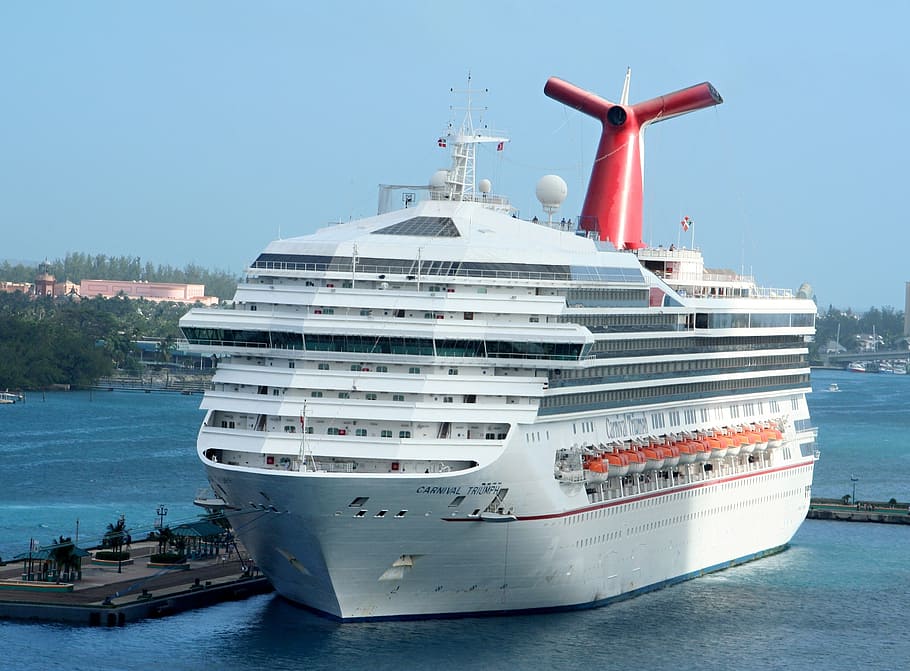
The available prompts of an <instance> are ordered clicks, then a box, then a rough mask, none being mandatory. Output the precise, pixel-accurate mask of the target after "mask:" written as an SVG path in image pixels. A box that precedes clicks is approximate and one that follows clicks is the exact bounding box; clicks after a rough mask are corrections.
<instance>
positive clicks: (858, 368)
mask: <svg viewBox="0 0 910 671" xmlns="http://www.w3.org/2000/svg"><path fill="white" fill-rule="evenodd" d="M847 370H849V371H850V372H851V373H865V372H866V364H864V363H863V362H862V361H852V362H850V365H849V366H847Z"/></svg>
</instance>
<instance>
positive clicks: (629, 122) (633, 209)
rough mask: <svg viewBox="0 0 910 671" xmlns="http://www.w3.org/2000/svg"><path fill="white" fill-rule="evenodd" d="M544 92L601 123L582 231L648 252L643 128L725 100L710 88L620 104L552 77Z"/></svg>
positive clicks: (698, 87)
mask: <svg viewBox="0 0 910 671" xmlns="http://www.w3.org/2000/svg"><path fill="white" fill-rule="evenodd" d="M543 90H544V93H545V94H546V95H548V96H549V97H551V98H553V99H554V100H558V101H559V102H561V103H564V104H565V105H568V106H569V107H574V108H575V109H577V110H580V111H582V112H584V113H585V114H588V115H590V116H592V117H594V118H595V119H599V120H600V122H601V124H602V127H603V130H602V131H601V135H600V144H599V145H598V147H597V156H596V158H595V159H594V167H593V169H592V170H591V180H590V182H589V183H588V193H587V195H585V204H584V207H582V210H581V220H580V221H579V224H580V226H581V228H583V229H584V230H587V231H597V232H598V233H599V234H600V238H601V240H609V241H610V242H612V243H613V245H614V246H615V247H616V248H617V249H636V248H638V247H644V244H643V243H642V241H641V230H642V145H641V136H642V133H643V132H644V129H645V126H647V125H648V124H650V123H656V122H658V121H663V120H664V119H669V118H671V117H674V116H679V115H680V114H685V113H686V112H692V111H694V110H697V109H702V108H703V107H710V106H711V105H719V104H720V103H722V102H723V98H721V97H720V94H719V93H718V92H717V90H716V89H715V88H714V87H713V86H711V84H708V83H707V82H705V83H703V84H696V85H695V86H690V87H689V88H687V89H682V90H681V91H676V92H675V93H668V94H667V95H663V96H659V97H657V98H652V99H651V100H646V101H645V102H641V103H638V104H637V105H621V104H616V103H612V102H610V101H609V100H604V99H603V98H601V97H599V96H596V95H594V94H593V93H590V92H588V91H585V90H584V89H580V88H578V87H577V86H573V85H572V84H569V83H568V82H565V81H563V80H561V79H557V78H556V77H550V79H549V80H547V84H546V86H544V89H543Z"/></svg>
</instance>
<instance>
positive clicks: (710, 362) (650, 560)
mask: <svg viewBox="0 0 910 671" xmlns="http://www.w3.org/2000/svg"><path fill="white" fill-rule="evenodd" d="M628 91H629V78H628V74H627V75H626V81H625V85H624V87H623V90H622V94H621V97H620V102H618V103H614V102H610V101H608V100H606V99H604V98H601V97H599V96H597V95H595V94H593V93H590V92H588V91H585V90H583V89H581V88H578V87H576V86H574V85H572V84H569V83H568V82H565V81H563V80H560V79H556V78H551V79H550V80H549V81H548V82H547V83H546V86H545V87H544V92H545V93H546V95H548V96H549V97H550V98H553V99H554V100H556V101H559V102H562V103H564V104H565V105H567V106H569V107H571V108H572V109H575V110H578V111H581V112H582V113H584V114H588V115H591V116H593V117H595V118H597V119H598V120H599V121H601V123H602V128H603V130H602V135H601V138H600V143H599V146H598V149H597V159H596V161H595V163H594V167H593V170H592V173H591V178H590V183H589V185H588V191H587V194H586V197H585V200H584V206H583V209H582V212H581V214H580V216H579V217H577V218H576V222H575V223H574V224H571V223H569V222H566V221H564V220H563V218H562V217H560V220H559V221H558V222H556V221H555V217H554V213H555V212H556V211H557V210H558V208H559V207H560V205H561V203H562V202H563V199H564V198H565V192H566V189H565V182H564V181H563V180H561V179H560V178H559V177H556V176H552V175H550V176H545V177H543V178H541V180H540V182H539V183H538V184H537V195H538V198H539V199H540V201H541V207H542V212H543V213H544V216H543V217H540V218H538V217H536V216H535V217H533V218H531V219H526V218H522V217H519V216H518V210H517V209H516V208H514V207H513V206H512V205H511V204H510V203H509V201H508V200H507V199H506V198H505V197H503V196H500V195H497V194H495V193H494V192H493V190H492V188H491V186H492V185H491V184H490V182H489V181H488V180H484V179H480V180H478V179H476V178H475V175H476V170H477V168H478V159H479V157H480V156H483V155H484V152H487V155H495V152H496V150H497V149H502V147H503V145H504V143H505V142H507V138H506V137H505V136H504V135H500V134H496V133H493V132H491V131H488V130H486V129H485V128H484V127H481V129H478V128H476V127H475V125H474V120H473V118H472V113H471V111H470V106H469V111H468V113H467V114H466V116H465V120H464V122H463V123H462V124H461V126H460V127H459V126H457V125H456V126H453V127H451V130H450V131H448V132H447V133H446V134H445V135H444V136H443V137H440V138H439V140H438V144H439V146H445V147H446V148H447V149H451V155H452V163H451V167H450V168H449V169H447V170H442V171H439V172H438V173H436V174H435V175H433V177H432V179H431V180H430V183H429V184H428V185H426V186H425V187H422V188H416V187H411V188H407V189H405V192H404V194H403V197H402V200H401V203H402V204H403V205H404V207H403V208H401V209H390V208H389V207H388V203H389V202H390V201H391V200H393V199H392V198H389V197H385V198H383V199H381V206H380V208H379V213H378V214H377V215H376V216H373V217H369V218H365V219H361V220H357V221H352V222H349V223H343V224H337V225H331V226H327V227H325V228H322V229H320V230H317V231H316V232H314V233H312V234H309V235H304V236H301V237H295V238H290V239H281V240H276V241H274V242H272V243H270V244H269V245H267V247H266V248H265V249H264V250H263V251H262V253H260V254H259V256H258V257H257V258H256V259H255V260H254V261H253V262H252V264H251V265H250V267H249V268H248V269H247V271H246V273H245V278H244V280H243V281H242V282H241V283H240V285H239V286H238V288H237V292H236V295H235V297H234V300H233V302H232V303H230V304H229V305H226V306H222V307H218V308H194V309H192V310H191V311H190V312H188V313H187V314H186V315H185V316H184V317H183V318H182V319H181V322H180V325H181V329H182V331H183V334H184V337H185V339H186V341H187V343H186V346H187V347H189V348H191V349H193V350H194V351H196V352H199V353H203V354H206V355H210V356H214V357H217V372H216V373H215V376H214V378H213V381H212V385H211V388H210V389H209V390H208V391H207V392H206V393H205V396H204V398H203V401H202V407H203V409H204V410H205V411H206V415H205V419H204V422H203V424H202V427H201V428H200V430H199V435H198V447H197V451H198V456H199V458H200V459H201V461H202V463H203V464H204V465H205V468H206V471H207V476H208V478H209V480H210V483H211V486H212V488H213V490H214V492H215V494H216V495H217V497H219V498H220V499H221V500H223V502H224V505H225V510H226V514H227V516H228V517H229V519H230V522H231V524H232V525H233V528H234V530H235V533H236V534H237V536H238V537H239V538H240V539H241V540H242V542H243V544H244V545H245V547H246V548H247V549H248V551H249V552H250V554H251V556H252V557H253V558H254V559H255V562H256V563H257V565H258V566H259V567H260V569H261V570H262V572H263V573H264V574H265V575H267V576H268V577H269V578H270V579H271V581H272V582H273V584H274V586H275V589H276V590H277V591H278V592H279V593H280V594H281V595H283V596H284V597H286V598H288V599H290V600H292V601H294V602H297V603H299V604H302V605H304V606H306V607H308V608H311V609H314V610H316V611H319V612H321V613H324V614H326V615H328V616H330V617H332V618H337V619H339V620H343V621H349V620H364V619H383V618H419V617H438V616H463V615H473V614H505V613H515V612H539V611H546V610H554V609H570V608H584V607H591V606H597V605H603V604H607V603H609V602H611V601H616V600H619V599H623V598H628V597H630V596H634V595H637V594H641V593H644V592H647V591H649V590H653V589H656V588H659V587H663V586H666V585H669V584H673V583H676V582H678V581H681V580H685V579H689V578H694V577H697V576H699V575H702V574H704V573H707V572H710V571H715V570H719V569H723V568H727V567H730V566H733V565H736V564H739V563H742V562H746V561H750V560H753V559H757V558H759V557H762V556H765V555H768V554H771V553H775V552H779V551H781V550H782V549H784V548H786V547H787V545H788V543H789V541H790V540H791V538H792V537H793V535H794V533H795V532H796V531H797V529H798V528H799V526H800V524H801V522H802V521H803V519H804V518H805V515H806V512H807V509H808V506H809V499H810V494H811V484H812V473H813V468H814V465H815V462H816V460H817V458H818V452H817V450H816V431H815V429H814V428H813V426H812V425H811V422H810V418H809V412H808V409H807V405H806V394H807V393H808V392H809V391H810V385H809V366H808V362H807V356H808V353H807V342H808V341H811V339H812V338H813V336H814V323H815V314H816V306H815V304H814V302H813V300H812V299H811V289H810V288H809V287H808V286H807V285H804V286H803V287H801V288H800V289H798V290H791V289H770V288H767V287H763V286H761V285H759V284H757V283H756V281H755V280H754V278H753V277H750V276H744V275H742V274H739V273H735V272H732V271H727V270H712V269H711V268H709V267H706V265H705V261H704V258H703V256H702V254H701V252H700V251H699V250H698V249H694V248H691V246H690V247H689V248H684V247H682V246H680V247H679V248H676V247H675V246H673V248H666V249H665V248H649V247H647V246H645V245H644V244H642V242H641V231H642V162H641V161H642V145H641V138H642V132H643V131H644V128H645V127H646V126H647V125H649V124H651V123H655V122H660V121H663V120H666V119H671V118H673V117H675V116H678V115H680V114H684V113H687V112H691V111H694V110H697V109H702V108H705V107H710V106H713V105H717V104H719V103H721V102H722V99H721V97H720V95H719V94H718V93H717V91H716V90H715V89H714V87H713V86H711V85H710V84H707V83H703V84H698V85H696V86H692V87H689V88H686V89H682V90H680V91H677V92H675V93H670V94H667V95H663V96H659V97H657V98H653V99H651V100H647V101H645V102H641V103H636V104H630V103H629V101H628ZM478 126H480V124H478ZM383 193H385V195H386V196H388V189H385V190H384V191H383ZM570 221H571V219H570ZM687 223H688V220H687V219H684V220H683V222H682V225H683V227H685V225H686V224H687ZM675 225H676V224H675V222H674V227H675Z"/></svg>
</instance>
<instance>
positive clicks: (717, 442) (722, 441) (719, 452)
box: [705, 436, 730, 459]
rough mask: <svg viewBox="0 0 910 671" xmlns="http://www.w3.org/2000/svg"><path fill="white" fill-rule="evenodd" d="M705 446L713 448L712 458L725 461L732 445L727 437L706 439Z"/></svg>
mask: <svg viewBox="0 0 910 671" xmlns="http://www.w3.org/2000/svg"><path fill="white" fill-rule="evenodd" d="M705 444H706V445H707V446H708V447H709V448H711V457H712V458H716V459H723V458H724V457H726V456H727V449H728V448H729V444H730V443H729V439H728V438H727V437H726V436H710V437H708V438H705Z"/></svg>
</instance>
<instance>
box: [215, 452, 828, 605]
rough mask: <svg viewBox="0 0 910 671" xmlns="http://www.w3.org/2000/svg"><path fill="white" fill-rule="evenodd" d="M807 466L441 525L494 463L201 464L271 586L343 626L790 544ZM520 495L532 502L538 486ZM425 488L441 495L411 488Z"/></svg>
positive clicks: (600, 588) (627, 580)
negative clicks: (415, 471)
mask: <svg viewBox="0 0 910 671" xmlns="http://www.w3.org/2000/svg"><path fill="white" fill-rule="evenodd" d="M797 453H798V450H797ZM813 466H814V457H809V458H808V459H807V458H801V459H797V460H794V461H793V462H791V463H789V464H781V465H776V466H772V467H770V468H767V469H762V470H756V471H753V472H751V473H743V474H740V475H736V476H729V477H723V476H719V477H715V478H713V479H709V480H706V481H704V482H697V483H693V484H683V485H680V486H677V487H673V488H670V489H666V490H663V491H661V492H651V493H645V494H641V495H630V496H626V497H624V498H622V499H619V500H612V501H606V502H602V503H598V504H593V505H584V506H582V507H579V508H567V509H564V510H560V511H553V510H544V509H538V510H536V511H533V512H531V511H529V514H519V513H517V512H516V513H515V514H514V517H505V516H504V517H503V518H502V519H503V522H504V523H491V522H490V521H486V520H481V518H480V517H475V518H468V517H466V516H464V515H463V514H462V515H460V516H456V517H451V516H450V515H451V513H450V512H449V508H448V504H449V502H450V500H451V499H452V498H453V496H454V495H455V494H456V493H457V492H462V493H467V492H470V491H471V488H472V487H477V486H478V485H480V483H486V482H502V483H503V485H504V486H505V485H506V484H509V483H510V478H506V477H505V475H504V474H503V472H502V469H498V468H497V466H496V465H495V464H494V465H492V466H490V467H488V468H486V469H483V470H477V471H474V472H472V473H470V474H462V475H459V476H458V477H444V478H438V477H432V478H427V477H422V476H415V477H414V478H402V477H397V478H395V479H385V478H365V479H364V478H352V477H345V476H341V477H326V476H325V475H324V474H314V473H290V474H287V473H286V474H282V473H259V474H256V473H251V472H240V471H225V470H224V468H223V467H212V466H210V468H209V475H210V477H211V478H212V481H213V483H215V484H216V485H217V486H218V487H219V488H221V489H223V490H225V491H226V492H227V493H228V495H229V498H230V500H233V501H248V502H249V503H248V504H247V505H246V506H243V507H242V509H241V510H239V511H234V512H233V513H231V514H230V515H229V516H230V518H231V521H232V524H233V525H234V527H235V529H236V530H237V533H238V535H239V536H240V537H241V539H242V540H243V542H244V544H245V545H246V547H247V548H248V549H249V551H250V552H251V554H252V555H253V557H254V558H255V560H256V561H257V562H258V564H259V566H260V567H261V568H262V570H263V572H264V573H265V574H266V575H268V576H269V577H270V578H271V579H272V581H273V583H274V585H275V588H276V589H277V590H278V592H279V593H281V594H282V595H283V596H285V597H287V598H289V599H291V600H293V601H297V602H299V603H301V604H304V605H306V606H308V607H311V608H313V609H316V610H318V611H322V612H324V613H326V614H328V615H330V616H333V617H336V618H339V619H345V620H347V619H360V618H389V617H420V616H431V615H447V614H465V613H488V612H501V611H526V610H538V609H559V608H571V607H583V606H593V605H598V604H601V603H604V602H608V601H610V600H614V599H618V598H621V597H624V596H628V595H632V594H635V593H639V592H641V591H646V590H649V589H653V588H655V587H659V586H662V585H663V584H666V583H671V582H675V581H678V580H680V579H684V578H687V577H694V576H696V575H699V574H701V573H703V572H705V571H709V570H714V569H718V568H725V567H727V566H730V565H732V564H734V563H739V562H741V561H747V560H749V559H753V558H756V557H759V556H762V555H764V554H766V553H768V552H771V551H775V550H778V549H781V548H782V547H783V546H785V545H786V544H787V543H788V542H789V541H790V539H791V538H792V537H793V535H794V534H795V532H796V530H797V529H798V527H799V525H800V523H801V522H802V521H803V519H804V518H805V515H806V511H807V509H808V506H809V498H810V485H811V481H812V470H813ZM524 487H525V488H526V491H525V492H524V493H525V495H526V496H527V497H528V499H525V500H531V497H539V494H540V492H542V491H546V490H547V489H548V488H550V487H551V486H550V485H549V483H545V482H526V483H524ZM430 488H435V489H432V490H431V491H438V492H444V493H438V494H436V493H432V494H428V493H423V492H426V491H427V490H428V489H430ZM479 489H481V490H482V488H479ZM582 489H583V488H582ZM418 492H421V493H418ZM512 493H515V494H516V499H517V500H522V494H521V492H520V491H515V490H514V489H513V490H512V492H511V493H510V495H509V497H510V498H511V496H512ZM263 494H265V495H266V496H263ZM358 496H361V497H364V496H365V497H368V502H367V503H366V504H365V506H364V509H365V510H366V511H367V512H366V513H365V514H363V515H360V516H358V513H359V511H360V510H361V508H360V507H350V506H349V503H350V502H351V501H352V500H353V499H355V498H356V497H358ZM477 498H478V505H479V502H480V501H481V500H482V501H484V502H485V501H488V500H489V493H485V494H484V495H483V496H478V497H477ZM250 503H252V504H254V505H252V506H251V505H249V504H250ZM270 506H271V507H273V508H274V510H272V509H270V508H269V507H270ZM468 507H470V506H468ZM379 510H387V511H389V512H388V513H387V514H385V515H384V516H383V517H376V514H377V513H378V512H379ZM402 510H406V511H407V513H406V514H405V515H404V516H402V517H396V514H397V513H398V512H399V511H402Z"/></svg>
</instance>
